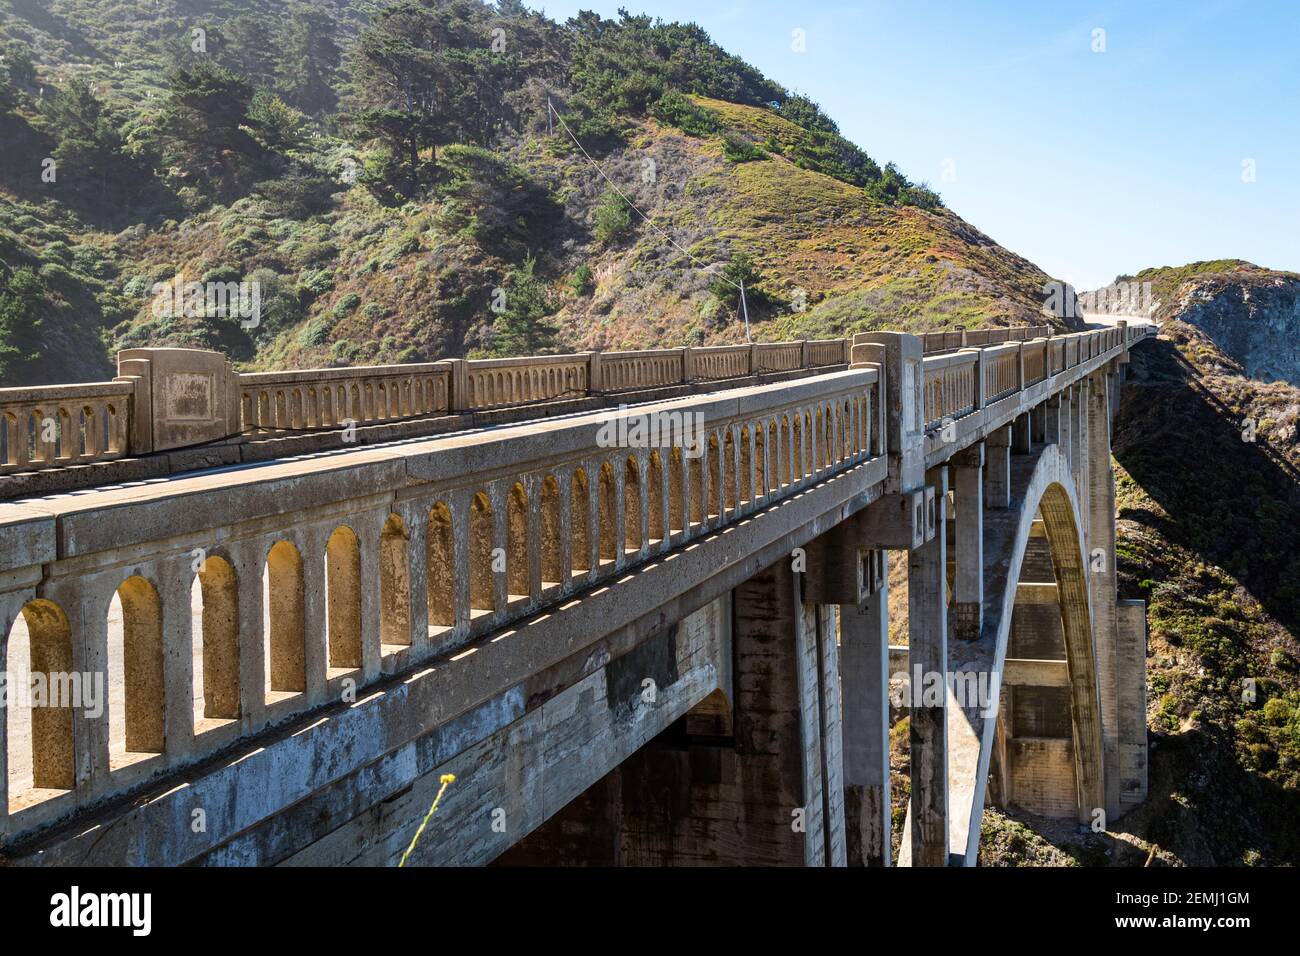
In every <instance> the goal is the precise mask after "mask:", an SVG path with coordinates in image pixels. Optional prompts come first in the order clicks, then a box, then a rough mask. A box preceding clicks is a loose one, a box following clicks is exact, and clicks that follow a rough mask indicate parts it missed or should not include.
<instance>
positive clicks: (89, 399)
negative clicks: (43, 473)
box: [0, 381, 135, 475]
mask: <svg viewBox="0 0 1300 956" xmlns="http://www.w3.org/2000/svg"><path fill="white" fill-rule="evenodd" d="M134 396H135V386H134V384H133V383H132V382H130V381H115V382H92V383H89V384H86V385H49V386H43V387H38V388H5V389H0V475H3V474H11V473H13V472H21V471H34V470H37V469H44V468H64V467H67V466H69V465H84V464H89V463H91V462H97V461H109V460H111V459H114V458H120V457H122V456H123V455H125V454H127V452H128V449H129V444H130V433H131V403H132V399H133V398H134Z"/></svg>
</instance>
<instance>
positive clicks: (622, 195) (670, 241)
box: [546, 96, 749, 321]
mask: <svg viewBox="0 0 1300 956" xmlns="http://www.w3.org/2000/svg"><path fill="white" fill-rule="evenodd" d="M546 109H547V112H548V113H553V114H555V118H556V119H557V120H559V121H560V125H561V126H562V127H564V131H565V132H566V133H568V134H569V139H571V140H573V145H574V146H577V147H578V149H580V150H581V151H582V155H583V156H585V157H586V158H587V162H589V163H590V164H591V165H592V167H593V168H594V169H595V170H596V172H597V173H599V174H600V178H601V179H603V180H605V182H607V183H609V187H610V188H611V189H612V190H614V192H616V193H618V197H619V198H620V199H622V200H623V202H625V203H627V204H628V206H629V207H630V208H631V209H632V211H633V212H635V213H636V214H637V215H638V216H640V217H641V218H642V219H643V220H645V224H646V225H647V226H649V227H650V228H651V229H653V230H654V231H655V232H657V233H659V235H661V236H663V237H664V239H666V240H667V241H668V244H669V245H671V246H672V247H673V248H674V249H676V250H677V251H678V252H680V253H681V254H682V255H684V256H686V258H688V259H690V260H691V261H692V262H694V263H695V264H696V265H698V266H699V267H700V268H701V269H702V270H703V271H705V272H711V271H712V270H713V269H715V268H716V264H706V263H705V262H704V260H703V259H701V258H699V257H698V256H696V255H694V254H693V253H691V252H688V251H687V250H686V249H683V248H682V247H681V246H679V245H678V244H677V241H676V240H675V239H673V237H672V236H670V235H668V233H667V232H665V231H664V230H663V229H660V228H659V227H658V226H656V225H655V224H654V223H653V222H652V221H651V219H650V217H649V216H647V215H646V214H645V213H643V212H642V211H641V210H640V209H639V208H637V204H636V203H634V202H633V201H632V200H631V199H629V198H628V196H627V194H626V193H625V192H623V190H621V189H619V188H618V186H617V184H615V182H614V180H612V179H610V178H609V176H607V175H606V174H605V170H603V169H601V168H600V164H599V163H598V162H596V161H595V160H594V159H592V158H591V154H590V153H588V152H587V149H586V147H585V146H583V145H582V143H580V142H578V137H576V136H574V135H573V130H571V129H569V124H568V123H566V122H565V121H564V117H563V116H561V115H560V111H559V110H557V109H556V108H555V107H554V106H553V105H552V104H551V99H550V97H549V96H548V97H547V98H546ZM717 278H719V279H721V280H722V281H723V282H725V283H727V285H729V286H731V287H732V288H733V289H736V290H738V291H740V292H742V293H743V292H744V289H743V288H742V287H741V285H740V284H739V283H736V282H732V281H731V280H730V279H728V278H727V277H726V276H717ZM742 299H743V296H742ZM745 318H746V321H748V318H749V317H748V315H746V317H745Z"/></svg>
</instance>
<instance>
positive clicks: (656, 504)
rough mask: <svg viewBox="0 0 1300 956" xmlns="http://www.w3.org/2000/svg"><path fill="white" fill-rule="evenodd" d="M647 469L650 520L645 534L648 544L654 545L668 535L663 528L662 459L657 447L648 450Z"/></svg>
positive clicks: (647, 496)
mask: <svg viewBox="0 0 1300 956" xmlns="http://www.w3.org/2000/svg"><path fill="white" fill-rule="evenodd" d="M647 469H648V474H647V480H646V504H647V506H648V509H649V515H650V522H649V527H648V529H647V531H646V534H648V535H649V538H650V544H652V545H655V544H659V543H660V542H661V541H663V539H664V538H666V537H668V533H667V531H666V530H665V529H664V460H663V457H662V456H660V454H659V450H658V449H655V450H654V451H651V452H650V460H649V464H648V465H647Z"/></svg>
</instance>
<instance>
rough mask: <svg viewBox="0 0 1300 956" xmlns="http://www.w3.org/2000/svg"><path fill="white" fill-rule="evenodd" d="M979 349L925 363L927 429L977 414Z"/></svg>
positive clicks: (929, 359)
mask: <svg viewBox="0 0 1300 956" xmlns="http://www.w3.org/2000/svg"><path fill="white" fill-rule="evenodd" d="M979 373H980V352H979V351H978V350H972V351H962V352H951V353H949V354H947V355H935V356H931V357H930V358H927V359H926V360H925V427H926V428H927V429H930V428H934V427H936V426H938V425H939V424H940V423H941V422H943V421H944V420H945V419H954V418H958V417H960V416H962V415H966V414H968V413H970V412H972V411H974V410H975V409H976V408H977V407H978V405H979V392H978V387H977V379H978V376H979Z"/></svg>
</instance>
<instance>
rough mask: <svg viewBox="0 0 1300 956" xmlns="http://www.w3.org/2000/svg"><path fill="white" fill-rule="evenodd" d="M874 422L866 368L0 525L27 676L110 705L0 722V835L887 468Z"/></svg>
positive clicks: (7, 511)
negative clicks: (864, 465)
mask: <svg viewBox="0 0 1300 956" xmlns="http://www.w3.org/2000/svg"><path fill="white" fill-rule="evenodd" d="M725 371H727V368H726V367H725V366H719V373H725ZM529 387H531V384H530V386H529ZM547 387H548V388H549V387H550V385H549V383H548V385H547ZM389 391H390V392H391V390H389ZM399 395H400V391H399ZM349 400H350V399H349ZM881 400H882V396H881V377H880V372H879V371H878V369H876V368H875V367H868V368H861V369H852V370H842V371H837V372H832V373H829V374H827V375H823V376H820V377H817V378H809V379H800V380H794V381H789V382H781V383H777V384H768V385H758V386H747V387H744V388H741V389H735V390H730V391H725V392H722V393H717V394H714V393H706V394H703V395H695V396H691V397H687V398H679V399H675V400H671V401H667V402H662V403H657V404H651V405H638V406H635V407H633V408H625V409H619V410H610V411H606V412H593V413H587V414H583V415H576V416H572V417H566V418H564V419H560V420H556V421H553V422H547V423H544V424H537V423H532V424H524V425H518V426H506V427H502V428H499V429H496V430H494V431H493V432H492V435H491V441H490V442H485V441H482V440H475V441H466V440H465V439H464V437H463V436H448V437H445V438H427V439H423V440H420V441H417V442H407V443H402V444H396V445H390V446H385V447H377V448H371V449H360V450H356V451H351V452H348V453H345V454H341V455H335V456H329V457H327V458H324V459H320V460H311V461H296V460H286V461H282V462H274V463H269V464H266V465H264V466H262V467H260V468H255V469H246V470H237V471H234V472H227V473H220V474H216V475H207V474H200V475H196V476H193V477H180V478H176V479H173V480H172V481H169V482H166V483H160V484H157V485H148V486H144V487H142V488H112V487H110V488H104V489H99V490H94V491H89V492H86V493H85V494H82V495H76V496H63V497H56V498H50V499H47V500H45V501H42V502H41V503H40V504H39V506H37V507H35V510H31V509H28V508H26V507H19V506H16V505H7V506H0V635H9V634H10V627H11V625H12V624H13V622H14V621H16V620H19V619H21V621H22V629H23V630H24V631H25V635H24V639H25V641H26V644H27V649H26V656H27V657H29V659H30V660H31V661H33V662H43V663H42V664H40V665H39V666H41V667H42V668H43V669H44V668H48V669H51V670H59V671H77V672H85V673H86V674H87V679H91V678H94V677H95V675H98V679H100V680H102V681H103V682H104V683H103V685H102V686H104V687H107V688H109V692H108V694H107V695H106V699H107V701H108V703H107V707H106V709H105V711H104V714H103V716H98V715H92V714H90V713H88V712H86V711H84V710H82V709H74V708H73V706H72V705H71V703H70V702H69V705H68V706H67V707H53V708H33V709H32V711H31V714H30V717H29V718H25V719H26V720H27V722H26V723H25V724H23V725H22V726H20V721H19V716H20V715H19V711H21V710H22V708H4V709H0V736H2V737H3V740H0V745H2V746H3V750H0V753H5V754H11V755H13V754H17V755H18V759H19V762H20V763H21V764H23V765H24V766H25V768H26V769H25V771H24V773H25V774H26V776H25V777H24V776H23V775H21V774H20V775H19V776H17V777H15V776H14V775H13V774H0V835H7V836H8V837H10V838H13V837H15V836H17V835H20V834H23V833H27V832H30V831H32V830H33V829H34V828H39V827H40V826H43V825H47V824H48V823H49V822H50V821H52V820H54V819H56V818H59V817H60V816H62V815H66V814H68V813H71V812H72V811H74V810H76V809H79V808H82V807H85V806H88V805H90V804H92V803H95V802H97V801H100V800H103V799H107V798H111V797H114V796H118V795H121V794H123V793H125V792H127V791H129V790H131V789H132V788H133V787H137V786H139V785H141V784H142V783H143V782H144V781H146V780H148V779H150V778H151V777H153V776H154V775H157V774H161V773H164V772H166V771H168V770H170V769H173V768H177V767H180V766H183V765H187V764H190V763H193V762H194V761H197V760H201V759H204V758H206V757H209V756H211V755H213V754H215V753H217V752H218V751H220V750H222V749H223V748H226V747H229V746H230V745H231V744H232V742H234V741H235V740H238V739H241V738H243V737H247V736H250V735H253V734H256V733H259V732H260V731H261V730H263V729H265V728H266V727H267V726H268V725H270V724H273V723H278V722H281V721H284V720H287V719H291V718H293V717H295V716H297V715H300V714H303V713H305V712H308V711H311V710H314V709H316V708H319V707H323V706H326V705H330V704H333V703H337V702H338V701H340V700H343V699H355V696H354V697H352V698H348V697H347V695H348V694H353V695H355V694H356V691H357V690H358V688H360V687H364V686H366V685H368V684H370V683H372V682H374V681H375V680H377V679H379V678H380V677H382V675H384V674H391V673H398V672H402V671H404V670H406V669H408V668H410V667H412V666H414V665H416V664H418V663H419V662H421V661H423V660H425V659H427V658H430V657H433V656H436V655H439V654H446V653H449V652H452V651H454V650H456V649H458V648H460V647H461V646H462V645H463V644H466V643H467V642H470V641H472V640H475V639H477V638H478V637H480V636H482V635H484V634H487V633H494V632H496V631H498V630H501V629H503V628H508V627H510V626H512V625H514V624H516V622H519V621H520V620H521V619H523V618H525V617H527V616H529V615H532V614H535V613H538V612H539V611H541V610H542V609H544V608H547V607H550V606H552V605H555V604H556V603H557V602H561V601H563V600H565V599H566V598H568V597H569V596H570V595H572V594H574V593H575V592H578V591H581V590H584V589H587V588H591V587H595V586H605V587H616V586H618V583H617V582H618V579H619V578H622V577H623V576H624V574H625V572H627V571H628V570H629V569H631V568H633V567H635V566H637V565H640V564H643V563H647V562H650V561H652V560H656V559H659V557H660V556H661V555H663V554H665V553H666V552H668V551H670V550H672V549H675V548H678V547H680V546H682V545H685V544H686V543H688V542H692V541H694V540H696V539H699V538H703V537H704V536H706V535H709V534H711V533H712V532H714V531H716V530H718V529H721V528H723V527H725V526H728V525H731V524H733V523H738V522H740V521H742V520H747V519H748V518H749V517H750V516H751V515H752V514H753V513H754V512H756V511H758V510H759V509H762V508H765V507H767V506H768V505H771V504H774V503H776V502H778V501H781V500H783V499H785V498H789V497H794V496H796V495H799V494H801V493H802V492H803V490H804V489H806V488H807V487H808V486H809V485H811V484H815V483H818V482H820V481H822V480H823V479H825V478H827V477H829V476H831V475H833V474H836V473H838V472H840V471H843V470H846V469H848V468H851V467H854V466H855V465H856V464H858V463H860V462H863V461H865V460H868V459H871V458H874V457H876V456H879V455H881V454H883V453H884V442H885V436H884V432H883V430H882V429H881V428H880V427H879V416H880V409H881ZM19 541H21V542H23V543H22V545H21V547H18V546H13V547H11V545H12V544H14V543H15V542H19ZM36 582H39V594H38V593H37V590H36ZM19 642H20V641H19V639H18V638H16V637H12V636H11V638H10V644H9V648H10V650H9V653H10V655H11V658H12V656H13V655H14V654H15V653H16V651H15V650H14V649H15V648H16V647H18V646H19ZM34 666H35V665H34ZM114 675H116V676H114ZM114 681H116V682H117V684H116V685H115V684H114ZM198 688H202V691H201V692H200V691H199V690H198ZM11 780H16V781H17V782H16V783H13V784H12V786H11V782H10V781H11Z"/></svg>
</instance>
